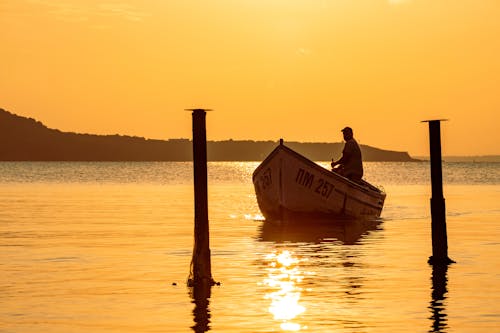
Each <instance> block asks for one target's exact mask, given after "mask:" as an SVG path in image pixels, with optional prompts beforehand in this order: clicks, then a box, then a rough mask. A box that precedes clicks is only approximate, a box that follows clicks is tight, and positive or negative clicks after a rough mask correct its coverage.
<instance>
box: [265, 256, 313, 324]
mask: <svg viewBox="0 0 500 333" xmlns="http://www.w3.org/2000/svg"><path fill="white" fill-rule="evenodd" d="M265 259H266V261H267V262H268V263H269V266H268V274H267V278H266V279H264V285H266V286H268V287H269V288H270V291H269V292H268V293H267V294H266V295H265V298H266V299H270V300H271V305H270V306H269V312H270V313H271V314H272V315H273V317H274V319H275V320H277V321H279V322H280V327H281V329H282V330H283V331H295V332H296V331H300V330H301V329H302V328H306V327H304V326H302V325H301V324H299V323H297V322H295V321H296V317H297V316H298V315H300V314H302V313H303V312H304V311H305V310H306V309H305V307H304V306H302V305H300V304H299V301H300V297H301V292H302V288H301V287H300V286H299V284H300V283H301V281H302V280H303V278H304V274H303V272H302V271H301V270H300V267H299V263H300V260H299V259H298V258H297V257H295V256H294V255H293V253H291V252H290V251H288V250H284V251H279V252H274V253H271V254H269V255H267V256H266V258H265ZM293 320H295V321H293Z"/></svg>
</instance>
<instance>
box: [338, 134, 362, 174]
mask: <svg viewBox="0 0 500 333" xmlns="http://www.w3.org/2000/svg"><path fill="white" fill-rule="evenodd" d="M342 154H343V156H345V157H346V159H345V161H344V173H345V176H346V177H348V178H350V177H349V176H352V175H355V176H357V177H359V179H361V177H363V162H362V157H361V149H360V148H359V145H358V143H357V142H356V140H354V138H351V139H349V140H347V141H346V143H345V146H344V150H343V152H342Z"/></svg>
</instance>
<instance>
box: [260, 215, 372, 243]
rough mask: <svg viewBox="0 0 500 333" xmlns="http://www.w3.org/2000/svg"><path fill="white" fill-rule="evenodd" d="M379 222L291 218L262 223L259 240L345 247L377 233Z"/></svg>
mask: <svg viewBox="0 0 500 333" xmlns="http://www.w3.org/2000/svg"><path fill="white" fill-rule="evenodd" d="M380 225H381V220H355V219H343V220H341V219H338V220H332V218H324V217H314V218H312V217H294V218H287V219H286V220H285V221H280V222H279V223H277V222H276V223H275V222H272V221H264V223H263V224H262V225H261V229H260V240H261V241H271V242H277V243H282V242H307V243H320V242H324V241H335V240H338V241H340V242H342V244H345V245H352V244H356V243H358V242H359V240H360V239H361V238H362V236H363V235H365V234H367V233H368V232H370V231H375V230H379V229H380Z"/></svg>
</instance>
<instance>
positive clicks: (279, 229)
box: [258, 217, 381, 331]
mask: <svg viewBox="0 0 500 333" xmlns="http://www.w3.org/2000/svg"><path fill="white" fill-rule="evenodd" d="M380 224H381V221H380V220H371V221H368V220H353V219H349V220H332V219H331V218H330V219H326V218H317V217H315V218H312V217H306V218H299V217H294V218H293V219H291V218H290V217H288V218H287V220H285V221H281V222H280V223H274V222H271V221H264V222H263V223H262V225H261V226H260V234H259V236H258V237H259V240H260V241H263V242H272V243H275V244H276V246H273V250H272V252H271V253H269V254H267V255H265V257H264V260H263V261H262V262H261V264H262V265H263V267H264V269H265V270H266V278H265V279H264V281H263V285H264V286H265V287H266V292H265V296H264V297H265V298H267V299H269V300H270V306H269V312H270V313H271V314H272V315H273V317H274V319H275V320H276V321H277V322H278V323H279V325H280V329H281V330H282V331H301V330H304V329H307V326H306V325H307V320H305V318H301V315H302V314H303V313H304V312H307V308H306V307H307V301H304V299H303V297H304V292H305V293H307V292H308V291H311V290H312V289H311V287H313V286H317V285H321V284H322V283H331V281H330V282H326V281H327V280H330V279H331V280H332V281H336V285H337V287H334V288H332V290H334V291H335V292H337V293H338V297H337V298H336V299H344V300H346V302H350V303H351V304H352V302H356V301H357V300H359V299H360V297H362V296H361V287H362V285H363V278H362V277H361V276H359V275H357V273H359V268H360V267H362V263H361V260H360V258H359V257H358V256H359V255H360V253H362V252H360V251H359V250H357V248H358V247H357V246H354V247H351V246H350V245H354V244H360V240H361V239H362V238H363V236H364V235H366V234H367V233H369V232H370V231H375V230H379V229H380ZM336 243H337V244H338V246H337V245H336ZM309 244H310V245H312V246H309ZM320 252H322V253H320ZM323 268H325V269H327V270H331V269H332V268H333V269H334V270H336V272H338V274H336V275H335V276H326V275H325V276H323V275H322V273H321V271H322V269H323ZM311 278H312V280H311ZM313 289H314V288H313ZM301 297H302V300H301ZM351 324H353V323H351ZM354 324H355V325H361V326H362V324H361V323H357V322H356V323H354Z"/></svg>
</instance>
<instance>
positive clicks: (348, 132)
mask: <svg viewBox="0 0 500 333" xmlns="http://www.w3.org/2000/svg"><path fill="white" fill-rule="evenodd" d="M342 134H344V140H349V139H352V137H353V133H352V128H350V127H344V128H343V129H342Z"/></svg>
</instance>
